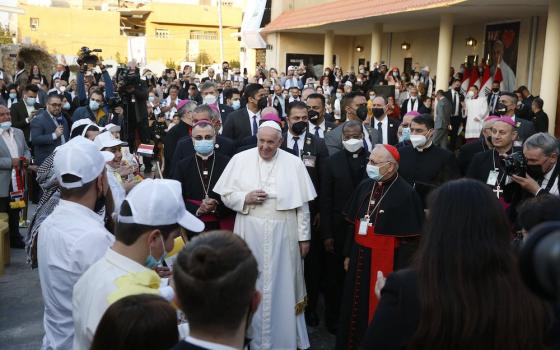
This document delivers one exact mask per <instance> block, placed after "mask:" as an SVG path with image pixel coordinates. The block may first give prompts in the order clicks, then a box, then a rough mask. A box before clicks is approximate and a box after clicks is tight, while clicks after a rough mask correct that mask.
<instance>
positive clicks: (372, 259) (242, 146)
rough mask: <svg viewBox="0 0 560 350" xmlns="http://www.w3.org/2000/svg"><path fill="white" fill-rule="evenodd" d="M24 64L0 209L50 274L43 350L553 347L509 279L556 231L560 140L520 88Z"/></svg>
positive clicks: (539, 105)
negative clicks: (316, 334) (526, 254)
mask: <svg viewBox="0 0 560 350" xmlns="http://www.w3.org/2000/svg"><path fill="white" fill-rule="evenodd" d="M17 68H18V70H17V72H16V74H15V75H14V76H13V77H9V76H8V74H2V79H0V134H1V136H2V137H1V138H0V179H1V180H2V181H1V182H0V183H1V187H0V211H4V212H8V214H9V227H10V244H11V246H12V247H13V248H24V247H25V248H26V250H27V255H28V260H29V263H30V264H31V266H32V267H34V268H38V271H39V277H40V281H41V292H42V296H43V301H44V305H45V308H44V317H43V324H44V329H45V336H44V338H43V349H108V348H112V349H131V348H135V349H169V348H173V349H215V350H226V349H243V348H245V347H247V346H248V347H249V348H250V349H296V348H297V349H308V348H311V347H312V345H313V344H311V342H310V340H309V335H308V328H310V327H311V328H314V327H317V326H318V325H319V324H321V323H323V324H324V325H325V327H326V329H327V330H328V332H330V333H332V334H334V335H336V342H335V343H333V344H332V345H333V347H335V348H336V349H360V348H364V349H370V348H382V349H405V348H411V349H424V348H430V349H475V348H476V349H506V348H507V349H544V348H546V347H549V346H554V345H555V344H556V343H557V342H558V334H559V333H558V323H557V317H556V314H555V310H554V308H553V306H552V305H550V304H549V303H548V302H546V301H544V300H542V299H540V298H539V297H537V296H535V295H534V294H532V293H531V292H530V291H529V288H528V287H527V286H526V285H525V284H524V283H523V281H522V279H521V275H520V272H519V269H518V267H517V251H516V249H517V247H518V246H519V244H521V242H522V241H523V239H524V238H525V237H526V236H527V235H528V234H530V230H531V229H532V228H533V227H534V226H536V225H538V224H539V223H542V222H545V221H551V220H560V204H559V202H560V199H559V196H560V188H559V180H558V176H559V174H560V165H558V155H559V153H560V146H559V141H558V139H557V138H555V137H554V135H551V134H549V133H548V116H547V115H546V114H545V113H544V112H543V110H542V109H543V104H544V101H543V100H542V99H541V98H539V97H533V96H532V95H531V93H530V91H529V90H528V89H527V87H525V86H521V87H519V89H517V90H516V91H501V90H500V81H494V82H493V83H492V85H491V86H492V88H491V90H488V91H485V90H484V89H482V88H481V87H479V86H477V85H476V84H472V85H470V86H465V84H463V82H464V79H463V77H462V74H461V70H459V71H458V72H457V73H455V72H454V71H453V70H452V73H453V74H452V77H451V79H450V81H449V89H448V90H446V91H443V90H436V89H435V77H433V76H432V75H430V70H429V67H424V68H422V69H419V68H416V69H413V70H412V71H409V72H401V71H400V70H399V69H398V68H396V67H395V68H389V67H388V66H387V65H385V64H383V63H380V64H377V63H376V64H374V65H373V66H371V67H366V66H363V65H360V66H359V67H358V70H357V71H356V72H354V71H351V72H343V71H342V70H341V69H340V67H325V68H324V70H323V71H322V72H321V74H319V76H317V75H316V74H315V71H314V69H313V67H312V66H309V67H306V66H304V65H300V66H297V67H296V66H289V67H287V69H286V71H285V72H279V70H277V69H274V68H270V69H266V67H265V65H264V64H258V66H257V67H256V74H255V75H253V76H248V75H247V74H242V73H241V71H240V70H239V69H238V68H232V67H230V65H229V63H228V62H223V64H222V65H221V69H219V70H216V71H215V70H214V69H212V68H209V69H208V70H207V71H206V72H205V73H204V74H202V75H200V74H195V73H194V71H193V69H192V67H190V66H188V65H187V66H185V67H184V68H183V69H182V70H181V71H180V72H177V71H175V70H174V69H166V70H165V71H164V72H162V74H161V76H158V75H157V74H155V73H154V72H152V71H150V70H149V69H146V68H141V67H138V66H137V64H136V63H134V62H131V63H130V64H129V65H128V66H127V67H122V68H119V69H118V70H117V73H116V74H115V75H114V76H111V75H110V74H109V72H108V70H107V68H106V67H105V66H104V65H103V64H102V63H101V62H98V63H96V64H90V65H88V64H84V65H83V66H80V67H79V70H78V72H77V73H76V74H75V77H74V74H73V73H72V74H71V73H70V68H69V66H68V65H66V62H64V61H63V62H61V63H60V64H58V65H57V66H56V67H55V69H54V70H53V72H52V74H51V72H48V76H47V75H45V74H43V73H41V71H40V70H39V67H38V66H37V65H33V66H31V67H27V66H26V65H25V64H24V63H23V62H18V66H17ZM546 102H547V103H555V101H546ZM26 193H31V195H30V198H29V201H34V202H36V203H37V209H36V211H35V213H34V215H33V216H32V217H31V221H30V224H29V228H28V232H27V234H26V235H24V236H21V235H20V233H19V223H20V219H22V216H23V215H22V209H25V208H23V207H24V206H25V201H22V197H25V195H26ZM22 203H23V205H22ZM320 298H323V300H324V313H322V312H319V311H320V310H322V308H320V307H319V306H318V304H319V300H320Z"/></svg>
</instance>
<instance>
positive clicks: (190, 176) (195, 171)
mask: <svg viewBox="0 0 560 350" xmlns="http://www.w3.org/2000/svg"><path fill="white" fill-rule="evenodd" d="M229 160H230V158H229V157H227V156H225V155H223V154H220V153H217V152H214V154H212V155H211V156H210V157H208V159H206V160H205V159H202V157H200V156H199V155H197V154H191V155H189V156H187V157H186V158H184V159H182V160H180V161H179V162H178V163H177V164H176V166H175V168H174V171H173V173H172V178H173V179H174V180H177V181H179V182H180V183H181V188H182V191H183V200H184V201H185V206H186V208H187V210H188V211H189V212H190V213H191V214H193V215H196V211H197V210H198V208H199V207H200V204H198V203H195V201H202V200H203V199H204V198H205V196H206V193H205V191H204V190H205V188H206V190H207V191H208V197H210V198H212V199H215V200H217V201H218V206H217V208H216V213H215V215H214V216H215V218H212V219H216V218H217V219H218V220H223V219H225V218H226V217H228V216H229V217H231V219H232V221H233V217H234V215H235V213H234V212H233V211H231V210H230V209H229V208H227V207H226V206H225V205H224V203H223V202H222V200H221V197H220V195H219V194H216V193H214V191H212V189H213V188H214V186H215V185H216V182H217V181H218V179H219V178H220V176H221V175H222V173H223V171H224V169H225V168H226V166H227V164H228V162H229ZM201 180H202V181H204V186H203V185H202V183H201ZM201 219H202V220H203V221H204V225H205V228H204V230H205V231H210V230H218V229H220V228H221V227H220V222H219V221H215V220H206V219H207V218H206V217H205V216H202V217H201ZM189 234H193V233H192V232H189Z"/></svg>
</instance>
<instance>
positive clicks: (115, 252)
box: [72, 179, 204, 350]
mask: <svg viewBox="0 0 560 350" xmlns="http://www.w3.org/2000/svg"><path fill="white" fill-rule="evenodd" d="M117 221H118V222H117V229H116V241H115V244H113V246H112V247H111V248H109V249H108V250H107V251H106V254H105V256H104V257H102V258H101V259H100V260H99V261H98V262H97V263H95V264H94V265H92V266H91V267H90V268H89V269H88V270H87V272H86V273H85V274H84V275H83V276H82V277H81V278H80V280H79V281H78V282H77V283H76V286H75V288H74V296H73V300H72V306H73V308H72V310H73V316H74V325H75V330H76V334H75V337H74V347H73V349H75V350H81V349H84V350H86V349H87V350H89V348H90V347H91V342H92V340H93V336H94V334H95V330H96V328H97V325H98V324H99V321H100V320H101V317H102V316H103V314H104V312H105V310H106V309H107V308H108V307H109V306H110V305H111V304H112V303H113V302H115V301H117V300H119V299H121V298H123V297H125V296H128V295H134V294H144V293H149V294H160V295H161V296H163V297H164V298H166V299H167V300H168V301H171V300H172V299H173V297H174V296H175V294H174V292H173V289H172V288H171V287H169V286H168V285H167V284H164V285H161V280H160V278H159V276H158V274H157V273H156V272H155V271H154V270H153V268H154V267H156V266H157V265H158V264H159V262H160V261H162V260H163V259H164V258H165V254H166V252H169V251H171V250H172V249H173V241H174V239H175V238H176V237H178V236H179V234H180V231H179V230H180V227H183V228H185V229H187V230H189V231H193V232H200V231H202V230H203V229H204V223H203V222H202V221H200V220H198V219H197V218H196V217H194V216H193V215H192V214H190V213H189V212H188V211H187V210H186V209H185V204H184V202H183V199H182V197H181V184H180V183H179V182H178V181H175V180H163V179H162V180H152V179H147V180H144V181H142V182H141V183H140V184H138V185H137V186H136V187H134V189H132V190H131V191H130V193H129V194H128V196H127V197H126V199H125V200H124V202H123V203H122V206H121V209H120V212H119V216H118V220H117Z"/></svg>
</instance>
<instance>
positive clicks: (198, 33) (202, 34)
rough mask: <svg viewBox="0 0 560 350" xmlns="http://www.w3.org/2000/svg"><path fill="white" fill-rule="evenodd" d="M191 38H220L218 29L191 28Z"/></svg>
mask: <svg viewBox="0 0 560 350" xmlns="http://www.w3.org/2000/svg"><path fill="white" fill-rule="evenodd" d="M190 38H191V40H218V32H217V31H207V30H206V31H205V30H191V37H190Z"/></svg>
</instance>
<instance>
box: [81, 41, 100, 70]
mask: <svg viewBox="0 0 560 350" xmlns="http://www.w3.org/2000/svg"><path fill="white" fill-rule="evenodd" d="M94 52H102V50H101V49H90V48H89V47H86V46H83V47H82V48H81V49H80V51H79V52H78V59H77V60H76V61H77V62H78V65H80V66H81V65H83V64H84V63H85V64H87V65H93V66H95V65H96V64H97V62H98V61H99V57H97V56H96V55H94V54H93V53H94Z"/></svg>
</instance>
